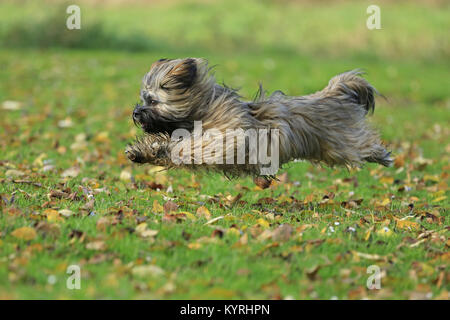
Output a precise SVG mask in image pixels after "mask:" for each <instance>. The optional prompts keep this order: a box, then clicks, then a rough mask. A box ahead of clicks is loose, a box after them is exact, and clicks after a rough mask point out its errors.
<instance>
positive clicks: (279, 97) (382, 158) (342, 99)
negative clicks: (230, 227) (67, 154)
mask: <svg viewBox="0 0 450 320" xmlns="http://www.w3.org/2000/svg"><path fill="white" fill-rule="evenodd" d="M376 93H377V91H376V90H375V88H374V87H372V85H370V84H369V83H368V82H367V81H366V80H365V79H364V78H362V77H361V72H359V71H357V70H355V71H349V72H345V73H342V74H340V75H337V76H335V77H333V78H332V79H331V80H330V81H329V83H328V85H327V86H326V87H325V88H324V89H323V90H321V91H318V92H316V93H313V94H310V95H306V96H287V95H285V94H283V93H282V92H281V91H275V92H274V93H273V94H272V95H270V96H268V97H266V96H265V95H264V92H263V90H262V89H261V88H260V90H259V93H258V95H257V98H256V99H255V100H254V101H242V99H241V97H240V96H239V95H238V93H237V91H236V90H234V89H231V88H228V87H226V86H223V85H219V84H217V83H216V81H215V78H214V76H213V75H212V74H211V73H210V68H208V63H207V61H206V60H204V59H198V58H186V59H174V60H168V59H161V60H159V61H157V62H155V63H154V64H153V65H152V67H151V69H150V71H149V72H148V73H147V74H146V75H145V77H144V79H143V84H142V89H141V99H142V102H143V103H142V105H139V104H138V105H137V106H136V107H135V109H134V111H133V121H134V122H135V123H136V124H138V125H139V126H141V127H142V129H143V130H144V131H145V134H144V136H141V137H139V138H137V139H136V141H135V143H134V144H132V145H130V146H128V148H127V149H126V153H127V156H128V158H129V159H130V160H131V161H134V162H137V163H150V164H155V165H161V166H165V167H176V166H180V167H189V168H198V167H206V168H209V169H213V170H219V171H222V172H224V173H225V174H227V175H232V176H236V175H242V174H244V175H245V174H250V175H272V173H269V174H268V173H267V171H264V168H267V161H262V160H261V159H260V157H254V156H253V153H254V152H255V150H257V149H258V148H259V149H261V148H265V150H264V151H265V152H266V154H267V155H271V156H273V155H274V154H275V153H276V156H277V157H278V159H277V161H278V163H279V164H280V165H282V164H284V163H287V162H289V161H291V160H294V159H306V160H309V161H311V162H313V163H325V164H326V165H329V166H334V165H342V166H347V167H355V166H357V167H359V166H361V165H362V164H363V163H364V162H376V163H380V164H382V165H384V166H389V165H390V164H391V163H392V160H391V158H390V152H388V151H386V149H385V147H384V146H383V144H382V142H381V141H380V138H379V135H378V133H377V132H376V131H374V130H373V129H372V128H371V127H370V126H369V124H368V123H367V121H366V115H367V114H368V113H372V112H373V111H374V108H375V98H374V95H375V94H376ZM196 121H201V125H202V129H203V130H205V131H208V130H209V129H213V130H214V132H215V133H216V136H215V137H214V135H213V137H211V135H210V136H209V137H206V138H205V136H204V135H203V136H202V135H201V134H199V133H198V132H195V131H196V130H194V129H195V128H194V124H195V123H196ZM251 129H254V130H260V131H261V132H263V133H262V138H263V139H262V140H261V134H260V135H259V136H258V139H257V147H256V148H253V149H252V146H251V145H250V146H249V144H251V142H252V141H251V135H248V134H247V132H248V130H251ZM273 129H275V130H276V132H277V133H278V134H277V135H276V138H274V136H273V135H271V134H270V131H271V130H273ZM180 130H181V131H182V132H188V133H191V135H190V136H185V135H180V134H179V133H180ZM236 130H242V131H236ZM264 130H265V131H264ZM210 131H211V130H210ZM236 132H237V133H236ZM242 132H244V135H243V134H242ZM173 133H177V135H176V136H175V137H174V136H173ZM220 134H221V135H220ZM217 137H219V138H217ZM227 138H230V139H231V141H232V143H226V144H223V143H222V142H223V141H222V140H223V139H225V140H227ZM234 138H236V139H235V140H234ZM275 139H276V141H275ZM263 140H265V141H263ZM227 141H228V140H227ZM253 141H254V140H253ZM261 141H263V142H264V143H261ZM223 145H226V146H225V147H224V148H223V150H221V149H220V146H223ZM273 145H275V146H276V147H277V149H276V150H274V149H271V148H270V147H273ZM218 146H219V147H218ZM239 151H243V152H244V153H245V161H244V163H242V159H240V160H241V161H240V162H239V161H238V160H239V159H237V157H238V156H237V155H238V153H239ZM198 155H202V156H201V157H200V158H199V157H198ZM230 155H231V156H230Z"/></svg>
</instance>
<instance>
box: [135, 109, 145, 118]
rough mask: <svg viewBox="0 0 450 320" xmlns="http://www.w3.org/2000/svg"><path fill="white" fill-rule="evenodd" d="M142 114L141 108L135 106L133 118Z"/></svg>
mask: <svg viewBox="0 0 450 320" xmlns="http://www.w3.org/2000/svg"><path fill="white" fill-rule="evenodd" d="M142 112H143V108H142V107H141V106H136V108H134V110H133V118H137V117H139V116H140V115H141V114H142Z"/></svg>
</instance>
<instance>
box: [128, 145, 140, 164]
mask: <svg viewBox="0 0 450 320" xmlns="http://www.w3.org/2000/svg"><path fill="white" fill-rule="evenodd" d="M125 154H126V155H127V158H128V159H130V160H131V161H133V162H135V163H143V157H142V154H141V152H139V151H138V150H136V149H133V147H132V146H128V147H127V148H126V149H125Z"/></svg>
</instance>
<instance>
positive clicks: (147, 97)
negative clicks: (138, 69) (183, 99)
mask: <svg viewBox="0 0 450 320" xmlns="http://www.w3.org/2000/svg"><path fill="white" fill-rule="evenodd" d="M143 98H144V100H145V102H146V104H147V105H149V106H153V105H155V104H157V103H158V101H157V100H155V99H153V98H152V96H151V95H149V94H145V95H144V96H143Z"/></svg>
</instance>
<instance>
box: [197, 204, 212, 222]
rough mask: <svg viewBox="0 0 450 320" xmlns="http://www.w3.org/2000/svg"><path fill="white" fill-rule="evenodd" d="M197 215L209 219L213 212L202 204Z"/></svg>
mask: <svg viewBox="0 0 450 320" xmlns="http://www.w3.org/2000/svg"><path fill="white" fill-rule="evenodd" d="M197 217H199V218H205V219H207V220H209V219H211V213H210V212H209V210H208V208H206V207H205V206H201V207H199V208H198V209H197Z"/></svg>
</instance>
